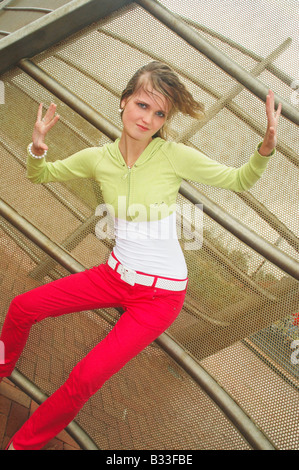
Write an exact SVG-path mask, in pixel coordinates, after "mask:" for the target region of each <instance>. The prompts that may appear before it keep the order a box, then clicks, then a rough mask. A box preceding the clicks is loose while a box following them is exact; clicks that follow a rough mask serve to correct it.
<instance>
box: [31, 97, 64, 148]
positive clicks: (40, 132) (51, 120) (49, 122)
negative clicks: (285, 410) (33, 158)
mask: <svg viewBox="0 0 299 470" xmlns="http://www.w3.org/2000/svg"><path fill="white" fill-rule="evenodd" d="M55 112H56V104H54V103H51V104H50V106H49V109H48V110H47V112H46V114H45V116H44V117H42V114H43V104H42V103H40V105H39V107H38V111H37V118H36V122H35V125H34V129H33V134H32V143H33V145H32V148H31V150H32V152H33V153H34V155H37V156H40V155H42V154H43V153H44V152H45V150H48V147H47V145H46V144H45V137H46V135H47V133H48V132H49V130H50V129H52V127H53V126H54V125H55V124H56V122H57V121H58V119H59V115H58V114H57V115H55Z"/></svg>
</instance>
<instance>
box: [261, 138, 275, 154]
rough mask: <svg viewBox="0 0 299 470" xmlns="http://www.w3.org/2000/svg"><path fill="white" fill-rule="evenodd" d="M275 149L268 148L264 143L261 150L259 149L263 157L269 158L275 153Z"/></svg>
mask: <svg viewBox="0 0 299 470" xmlns="http://www.w3.org/2000/svg"><path fill="white" fill-rule="evenodd" d="M273 150H274V148H273V147H272V148H270V147H268V146H267V145H266V144H265V143H264V142H262V144H261V146H260V148H259V149H258V152H259V154H260V155H262V156H263V157H269V156H270V155H271V154H272V153H273Z"/></svg>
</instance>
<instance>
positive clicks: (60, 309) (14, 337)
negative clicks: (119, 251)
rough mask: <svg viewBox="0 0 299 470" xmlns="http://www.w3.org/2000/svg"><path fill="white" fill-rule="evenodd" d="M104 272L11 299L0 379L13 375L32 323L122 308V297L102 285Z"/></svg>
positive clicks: (100, 269) (72, 278) (94, 271)
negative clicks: (75, 313) (81, 313)
mask: <svg viewBox="0 0 299 470" xmlns="http://www.w3.org/2000/svg"><path fill="white" fill-rule="evenodd" d="M106 269H107V267H106V265H101V266H99V267H97V268H93V269H91V270H87V271H84V272H82V273H78V274H72V275H71V276H67V277H65V278H62V279H59V280H57V281H54V282H51V283H49V284H45V285H43V286H40V287H37V288H36V289H33V290H31V291H29V292H26V293H25V294H22V295H18V296H17V297H15V298H14V299H13V301H12V302H11V304H10V307H9V310H8V313H7V315H6V318H5V321H4V324H3V328H2V332H1V336H0V340H1V341H2V344H3V345H4V352H5V364H0V377H8V376H9V375H10V374H11V373H12V371H13V369H14V367H15V364H16V362H17V360H18V359H19V357H20V354H21V353H22V351H23V348H24V346H25V344H26V342H27V339H28V335H29V332H30V329H31V327H32V325H33V324H34V323H36V322H39V321H41V320H43V319H44V318H47V317H50V316H52V317H55V316H60V315H63V314H66V313H71V312H77V311H81V310H88V309H93V308H97V307H99V306H103V307H104V306H106V305H107V306H109V305H111V306H113V305H121V296H120V295H117V292H113V290H111V289H109V286H108V287H107V286H106V285H105V284H103V279H105V275H102V272H103V271H105V270H106ZM102 286H103V287H102Z"/></svg>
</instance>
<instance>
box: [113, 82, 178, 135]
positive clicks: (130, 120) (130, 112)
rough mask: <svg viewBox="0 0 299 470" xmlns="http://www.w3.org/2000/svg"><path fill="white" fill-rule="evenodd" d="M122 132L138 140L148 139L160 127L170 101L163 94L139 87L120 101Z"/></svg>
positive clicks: (168, 108)
mask: <svg viewBox="0 0 299 470" xmlns="http://www.w3.org/2000/svg"><path fill="white" fill-rule="evenodd" d="M121 107H122V109H123V114H122V121H123V127H124V129H123V132H125V133H126V135H128V136H130V137H131V138H133V139H135V140H138V141H142V140H144V141H148V142H150V140H151V139H152V137H153V136H154V135H155V134H156V133H157V132H158V131H159V130H160V129H161V127H162V126H163V124H164V123H165V121H166V119H167V115H168V113H169V111H170V103H169V102H168V100H167V99H166V97H165V96H164V95H162V94H161V93H160V92H158V91H156V90H154V89H153V88H147V89H146V90H145V89H144V88H143V87H141V88H139V89H138V91H136V92H135V93H134V94H133V95H131V96H130V97H129V98H127V99H124V100H123V101H122V102H121Z"/></svg>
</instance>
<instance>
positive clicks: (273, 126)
mask: <svg viewBox="0 0 299 470" xmlns="http://www.w3.org/2000/svg"><path fill="white" fill-rule="evenodd" d="M280 114H281V103H279V104H278V107H277V111H276V112H275V99H274V93H273V91H272V90H269V92H268V95H267V98H266V115H267V130H266V134H265V137H264V140H263V143H262V145H261V146H260V149H259V153H260V154H261V155H265V156H266V155H270V153H271V152H272V150H273V149H274V148H275V147H276V144H277V127H278V120H279V116H280Z"/></svg>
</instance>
